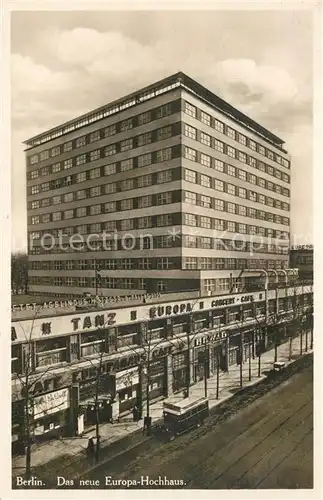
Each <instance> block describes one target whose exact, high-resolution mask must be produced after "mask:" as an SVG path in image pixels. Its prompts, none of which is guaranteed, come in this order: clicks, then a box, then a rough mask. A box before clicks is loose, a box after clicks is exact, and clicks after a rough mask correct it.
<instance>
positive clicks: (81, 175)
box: [76, 172, 86, 183]
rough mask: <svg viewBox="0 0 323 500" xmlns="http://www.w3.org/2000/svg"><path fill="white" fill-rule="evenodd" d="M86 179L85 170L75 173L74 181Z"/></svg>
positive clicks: (78, 181)
mask: <svg viewBox="0 0 323 500" xmlns="http://www.w3.org/2000/svg"><path fill="white" fill-rule="evenodd" d="M85 181H86V172H80V173H79V174H76V182H77V183H80V182H85Z"/></svg>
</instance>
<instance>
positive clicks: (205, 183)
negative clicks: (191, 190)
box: [200, 174, 211, 188]
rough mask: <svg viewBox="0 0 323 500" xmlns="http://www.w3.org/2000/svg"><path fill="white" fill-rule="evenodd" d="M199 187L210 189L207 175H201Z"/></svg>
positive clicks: (209, 178) (209, 179)
mask: <svg viewBox="0 0 323 500" xmlns="http://www.w3.org/2000/svg"><path fill="white" fill-rule="evenodd" d="M200 184H201V186H203V187H207V188H210V187H211V177H209V176H208V175H203V174H201V182H200Z"/></svg>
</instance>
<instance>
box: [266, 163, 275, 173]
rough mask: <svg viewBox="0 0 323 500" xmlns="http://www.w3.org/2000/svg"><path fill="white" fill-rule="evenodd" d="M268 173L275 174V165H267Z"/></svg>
mask: <svg viewBox="0 0 323 500" xmlns="http://www.w3.org/2000/svg"><path fill="white" fill-rule="evenodd" d="M267 174H269V175H274V169H273V167H270V166H269V165H267Z"/></svg>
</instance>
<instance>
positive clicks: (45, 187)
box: [40, 182, 49, 193]
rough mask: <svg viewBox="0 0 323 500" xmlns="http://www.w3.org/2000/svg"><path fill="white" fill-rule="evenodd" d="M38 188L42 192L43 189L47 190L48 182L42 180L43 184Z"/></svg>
mask: <svg viewBox="0 0 323 500" xmlns="http://www.w3.org/2000/svg"><path fill="white" fill-rule="evenodd" d="M40 190H41V192H42V193H43V192H44V191H49V182H43V184H41V185H40Z"/></svg>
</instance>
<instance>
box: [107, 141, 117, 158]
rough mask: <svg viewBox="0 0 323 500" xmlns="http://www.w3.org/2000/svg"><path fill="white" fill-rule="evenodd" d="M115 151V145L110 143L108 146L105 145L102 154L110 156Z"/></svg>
mask: <svg viewBox="0 0 323 500" xmlns="http://www.w3.org/2000/svg"><path fill="white" fill-rule="evenodd" d="M116 152H117V147H116V145H115V144H110V146H106V147H105V148H104V156H112V155H115V154H116Z"/></svg>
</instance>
